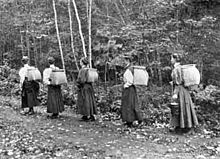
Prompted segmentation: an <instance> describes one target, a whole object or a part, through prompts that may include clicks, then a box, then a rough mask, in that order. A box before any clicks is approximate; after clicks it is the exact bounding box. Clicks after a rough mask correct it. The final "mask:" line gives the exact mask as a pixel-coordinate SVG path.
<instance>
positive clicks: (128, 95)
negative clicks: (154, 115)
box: [121, 85, 143, 122]
mask: <svg viewBox="0 0 220 159" xmlns="http://www.w3.org/2000/svg"><path fill="white" fill-rule="evenodd" d="M121 104H122V105H121V115H122V121H123V122H133V121H135V120H138V121H142V120H143V118H142V114H141V111H140V108H139V107H138V97H137V91H136V88H135V86H134V85H132V86H130V87H128V88H125V89H123V92H122V103H121Z"/></svg>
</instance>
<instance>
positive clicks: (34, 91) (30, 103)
mask: <svg viewBox="0 0 220 159" xmlns="http://www.w3.org/2000/svg"><path fill="white" fill-rule="evenodd" d="M38 92H39V84H38V83H37V82H35V81H27V80H25V81H24V83H23V86H22V93H21V108H33V107H34V106H37V105H39V104H40V102H39V101H38V99H37V95H38Z"/></svg>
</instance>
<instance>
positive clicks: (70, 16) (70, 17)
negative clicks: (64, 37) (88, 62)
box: [68, 0, 79, 71]
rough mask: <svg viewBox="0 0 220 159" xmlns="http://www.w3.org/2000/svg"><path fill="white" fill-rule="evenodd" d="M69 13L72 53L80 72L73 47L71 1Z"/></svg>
mask: <svg viewBox="0 0 220 159" xmlns="http://www.w3.org/2000/svg"><path fill="white" fill-rule="evenodd" d="M68 12H69V19H70V20H69V22H70V37H71V48H72V52H73V57H74V60H75V64H76V68H77V70H78V71H79V66H78V63H77V59H76V55H75V49H74V45H73V28H72V26H73V21H72V15H71V7H70V0H68Z"/></svg>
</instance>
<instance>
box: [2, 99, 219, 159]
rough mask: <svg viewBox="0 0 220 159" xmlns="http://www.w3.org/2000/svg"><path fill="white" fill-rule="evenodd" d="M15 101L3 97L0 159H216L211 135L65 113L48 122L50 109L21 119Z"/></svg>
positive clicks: (216, 142)
mask: <svg viewBox="0 0 220 159" xmlns="http://www.w3.org/2000/svg"><path fill="white" fill-rule="evenodd" d="M19 105H20V101H19V100H18V99H16V98H7V97H4V96H0V136H1V138H0V159H12V158H18V159H50V158H54V159H72V158H74V159H75V158H76V159H80V158H82V159H96V158H97V159H99V158H100V159H148V158H149V159H162V158H163V159H191V158H197V159H206V158H211V159H217V158H220V138H217V137H213V136H212V133H211V132H209V131H208V130H204V129H203V130H202V131H200V132H197V133H196V134H194V135H187V134H174V133H170V132H169V131H168V130H167V129H166V128H165V127H163V126H162V125H161V127H158V126H157V127H154V126H143V127H141V128H131V129H130V128H126V127H125V126H124V125H123V124H122V122H121V120H114V121H103V120H102V118H101V117H100V116H99V118H98V119H97V120H96V121H95V122H83V121H80V116H79V115H77V114H76V113H75V111H74V110H73V109H70V108H66V110H65V112H63V113H62V114H61V116H60V117H59V118H58V119H49V118H48V117H47V113H46V108H45V107H43V106H41V107H36V109H35V110H36V113H35V114H34V115H31V116H28V115H21V114H20V113H19V110H18V107H19Z"/></svg>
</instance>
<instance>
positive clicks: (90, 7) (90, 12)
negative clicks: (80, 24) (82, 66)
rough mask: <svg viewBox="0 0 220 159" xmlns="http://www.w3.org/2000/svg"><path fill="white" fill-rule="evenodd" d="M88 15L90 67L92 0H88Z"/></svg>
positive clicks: (90, 61) (90, 57) (90, 56)
mask: <svg viewBox="0 0 220 159" xmlns="http://www.w3.org/2000/svg"><path fill="white" fill-rule="evenodd" d="M88 4H89V14H88V26H89V51H88V55H89V65H90V67H92V37H91V30H92V28H91V27H92V25H91V24H92V0H89V3H88Z"/></svg>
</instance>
